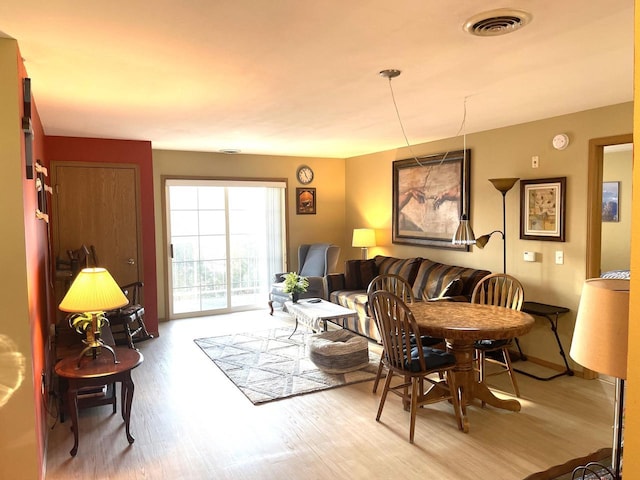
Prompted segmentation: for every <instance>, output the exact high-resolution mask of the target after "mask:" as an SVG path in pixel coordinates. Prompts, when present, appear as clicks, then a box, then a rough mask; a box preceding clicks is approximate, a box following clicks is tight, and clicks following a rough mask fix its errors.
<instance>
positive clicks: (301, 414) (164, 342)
mask: <svg viewBox="0 0 640 480" xmlns="http://www.w3.org/2000/svg"><path fill="white" fill-rule="evenodd" d="M283 323H284V324H291V325H293V323H292V322H291V320H290V319H289V318H288V317H287V316H286V314H283V313H282V312H276V313H275V314H274V316H273V317H270V316H269V315H268V314H267V313H266V310H260V311H252V312H243V313H236V314H231V315H219V316H215V317H206V318H199V319H188V320H174V321H171V322H166V323H161V324H160V337H159V338H156V339H153V340H149V341H146V342H142V343H139V344H138V346H139V348H140V350H141V351H142V353H143V354H144V357H145V361H144V363H143V364H142V365H141V366H140V367H139V368H137V369H136V370H134V372H133V380H134V382H135V396H134V400H133V407H132V418H131V432H132V434H133V436H134V437H135V438H136V440H135V443H134V444H133V445H129V444H128V443H127V440H126V438H125V432H124V426H123V424H122V420H121V417H120V406H118V414H117V415H111V410H110V407H109V406H105V407H97V408H93V409H86V410H82V411H81V412H80V431H79V434H80V446H79V451H78V454H77V456H76V457H75V458H72V457H71V456H70V455H69V450H70V449H71V447H72V445H73V438H72V434H71V432H70V430H69V422H68V421H67V422H65V423H63V424H61V423H57V424H55V426H54V427H53V429H52V430H51V431H50V434H49V441H48V451H47V475H46V479H47V480H63V479H64V480H69V479H83V480H86V479H111V480H124V479H131V480H133V479H145V480H149V479H216V480H224V479H230V480H231V479H233V480H242V479H247V480H249V479H252V480H253V479H274V480H275V479H331V480H337V479H362V478H370V479H374V478H375V479H397V478H430V479H435V478H438V479H447V480H448V479H451V480H466V479H473V480H478V479H492V480H500V479H503V480H518V479H522V478H524V477H525V476H527V475H528V474H530V473H532V472H535V471H539V470H544V469H546V468H548V467H549V466H551V465H555V464H559V463H564V462H565V461H567V460H568V459H570V458H573V457H578V456H582V455H585V454H587V453H589V452H592V451H595V450H597V449H598V448H601V447H607V446H610V445H611V438H612V432H611V425H612V421H613V419H612V417H613V386H612V385H610V384H609V383H606V382H602V381H599V380H583V379H581V378H577V377H568V376H563V377H559V378H557V379H554V380H552V381H549V382H542V381H538V380H534V379H531V378H529V377H526V376H523V375H520V376H519V377H518V378H519V383H520V390H521V393H522V402H521V403H522V410H521V411H520V412H518V413H513V412H507V411H503V410H496V409H494V408H491V407H487V408H485V409H482V408H480V406H479V405H474V406H471V407H469V419H470V423H471V429H470V432H469V433H468V434H464V433H462V432H460V431H459V430H457V428H456V425H455V419H454V416H453V413H452V410H451V407H450V405H448V404H446V403H442V402H441V403H439V404H436V405H433V406H429V407H427V408H424V409H422V410H421V411H420V412H419V413H418V419H417V421H416V436H415V444H414V445H411V444H409V442H408V433H409V414H408V412H405V411H404V410H403V409H402V406H401V404H400V398H398V397H396V396H394V395H391V396H389V398H388V399H387V404H386V406H385V409H384V411H383V414H382V418H381V422H380V423H377V422H376V421H375V415H376V411H377V407H378V400H379V393H378V394H377V395H374V394H372V393H371V386H372V383H371V382H366V383H363V384H358V385H351V386H347V387H342V388H337V389H334V390H328V391H324V392H319V393H313V394H309V395H303V396H300V397H295V398H291V399H285V400H281V401H276V402H271V403H267V404H264V405H260V406H254V405H252V404H251V402H249V401H248V400H247V399H246V397H245V396H244V395H243V394H242V393H241V392H240V391H239V390H238V389H237V388H236V387H235V386H234V385H233V384H232V383H231V382H230V381H229V380H228V379H227V378H226V377H225V375H224V374H223V373H222V372H221V371H220V370H219V369H218V368H217V367H216V366H215V364H214V363H213V362H211V361H210V360H209V359H208V358H207V357H206V356H205V355H204V354H203V353H202V351H200V349H199V348H198V347H197V346H196V345H195V343H194V342H193V339H194V338H200V337H207V336H215V335H221V334H225V333H228V332H232V331H247V330H252V329H266V328H270V327H272V326H277V325H282V324H283ZM500 377H505V379H504V380H505V381H504V382H502V380H501V379H500V378H499V377H494V378H493V379H492V380H491V381H492V382H494V383H495V384H496V385H498V382H501V383H500V384H501V385H503V386H504V387H505V389H507V385H508V379H507V378H506V376H504V375H501V376H500ZM380 390H381V389H380ZM54 423H55V422H54V420H53V419H51V425H54Z"/></svg>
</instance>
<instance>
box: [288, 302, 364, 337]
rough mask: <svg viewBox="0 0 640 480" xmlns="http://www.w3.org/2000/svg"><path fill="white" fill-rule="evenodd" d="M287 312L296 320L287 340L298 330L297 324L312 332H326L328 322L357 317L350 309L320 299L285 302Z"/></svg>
mask: <svg viewBox="0 0 640 480" xmlns="http://www.w3.org/2000/svg"><path fill="white" fill-rule="evenodd" d="M284 305H285V308H286V310H287V312H289V313H291V314H292V315H293V316H294V318H295V319H296V326H295V328H294V329H293V332H291V335H289V338H291V336H292V335H293V334H294V333H296V330H298V324H300V323H302V324H303V325H305V326H306V327H309V328H310V329H311V330H313V331H314V332H319V331H320V326H321V325H322V331H324V332H326V331H327V322H328V321H329V320H337V319H339V318H354V317H357V316H358V312H356V311H355V310H351V309H350V308H346V307H343V306H342V305H338V304H336V303H332V302H327V301H326V300H322V299H320V298H305V299H303V300H298V301H297V302H296V303H293V302H285V304H284Z"/></svg>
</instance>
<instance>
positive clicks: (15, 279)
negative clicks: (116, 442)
mask: <svg viewBox="0 0 640 480" xmlns="http://www.w3.org/2000/svg"><path fill="white" fill-rule="evenodd" d="M19 58H20V53H19V51H18V45H17V43H16V41H15V40H11V39H6V38H1V39H0V65H2V68H0V105H2V109H0V152H2V156H1V157H0V161H1V162H2V176H3V182H2V189H0V218H2V226H3V231H4V232H5V233H7V232H10V234H9V235H1V236H0V252H1V255H2V269H3V277H4V279H5V281H4V283H3V285H4V286H5V287H6V288H2V289H0V304H1V305H2V316H1V317H0V367H2V368H0V375H2V376H1V377H0V385H3V386H4V385H7V386H8V387H10V389H9V390H7V389H5V388H2V389H0V425H1V428H0V478H2V479H4V478H7V479H9V478H11V479H13V478H16V479H17V478H24V479H36V478H40V458H39V445H38V438H37V426H36V422H37V421H38V419H37V417H36V414H35V412H36V404H35V388H34V381H35V380H34V378H38V379H39V377H40V372H34V371H33V368H34V365H33V358H32V325H31V322H30V319H31V316H30V307H31V305H30V298H29V291H28V286H29V279H28V273H29V271H28V269H27V263H26V252H25V244H26V243H27V239H26V238H25V228H26V226H25V212H24V211H23V208H22V206H23V203H24V200H23V198H24V195H26V193H25V192H26V190H25V185H24V184H25V183H28V182H26V180H25V178H24V177H25V175H24V172H25V170H24V165H25V164H24V162H23V161H22V160H21V159H22V147H21V138H22V131H21V130H20V122H19V119H20V118H21V117H22V108H21V105H20V101H19V94H18V93H19V91H20V90H19V89H20V88H21V86H20V84H19V78H20V76H19V72H18V59H19ZM17 365H20V366H21V367H22V369H21V371H20V372H18V369H17V368H16V366H17ZM5 376H6V377H5ZM18 377H20V378H22V381H21V382H17V381H16V379H17V378H18ZM11 388H15V390H14V391H12V390H11Z"/></svg>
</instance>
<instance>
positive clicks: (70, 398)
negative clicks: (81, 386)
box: [67, 382, 78, 457]
mask: <svg viewBox="0 0 640 480" xmlns="http://www.w3.org/2000/svg"><path fill="white" fill-rule="evenodd" d="M69 383H70V384H69V390H68V391H67V408H68V409H69V416H70V417H71V430H72V431H73V448H72V449H71V451H70V452H69V453H70V454H71V456H72V457H75V456H76V453H78V387H77V385H75V384H74V383H72V382H69Z"/></svg>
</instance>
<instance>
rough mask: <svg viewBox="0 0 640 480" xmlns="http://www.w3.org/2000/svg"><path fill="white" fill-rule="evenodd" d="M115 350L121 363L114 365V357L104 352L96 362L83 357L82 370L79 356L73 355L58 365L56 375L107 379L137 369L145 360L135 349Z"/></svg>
mask: <svg viewBox="0 0 640 480" xmlns="http://www.w3.org/2000/svg"><path fill="white" fill-rule="evenodd" d="M114 350H115V352H116V356H117V357H118V361H119V363H114V361H113V355H111V353H110V352H108V351H106V350H103V351H102V352H101V353H100V355H98V356H97V358H96V359H95V360H94V359H93V358H92V357H91V356H85V357H83V358H82V361H81V363H80V368H78V367H77V364H78V357H77V355H72V356H69V357H66V358H64V359H62V360H60V361H59V362H58V363H57V364H56V367H55V371H56V374H58V375H59V376H61V377H63V378H80V379H83V378H96V377H106V376H109V375H115V374H117V373H122V372H126V371H127V370H131V369H133V368H136V367H137V366H138V365H140V364H141V363H142V361H143V360H144V357H143V356H142V354H141V353H140V352H139V351H138V350H135V349H133V348H126V347H115V349H114Z"/></svg>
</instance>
